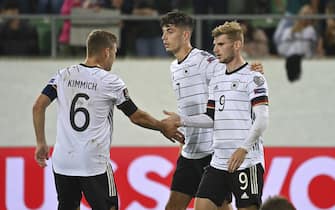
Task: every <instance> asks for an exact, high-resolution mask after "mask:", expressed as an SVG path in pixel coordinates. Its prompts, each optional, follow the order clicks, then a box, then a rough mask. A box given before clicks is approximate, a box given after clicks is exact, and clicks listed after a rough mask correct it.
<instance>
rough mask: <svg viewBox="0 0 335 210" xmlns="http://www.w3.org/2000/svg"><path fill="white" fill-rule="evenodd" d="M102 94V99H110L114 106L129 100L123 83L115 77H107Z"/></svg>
mask: <svg viewBox="0 0 335 210" xmlns="http://www.w3.org/2000/svg"><path fill="white" fill-rule="evenodd" d="M102 94H103V96H104V97H106V98H109V99H112V100H113V102H114V103H115V105H120V104H122V103H123V102H125V101H127V100H130V97H129V93H128V89H127V87H126V85H125V83H124V82H123V81H122V79H120V78H119V77H117V76H116V75H112V74H110V75H108V77H107V78H105V79H104V83H103V88H102Z"/></svg>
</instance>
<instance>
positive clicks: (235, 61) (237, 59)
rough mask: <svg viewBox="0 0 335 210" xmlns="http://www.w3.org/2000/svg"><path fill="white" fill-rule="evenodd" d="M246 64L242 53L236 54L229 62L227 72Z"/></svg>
mask: <svg viewBox="0 0 335 210" xmlns="http://www.w3.org/2000/svg"><path fill="white" fill-rule="evenodd" d="M244 64H245V60H244V59H243V57H242V56H241V55H239V56H236V57H235V58H234V59H233V60H232V61H231V62H229V63H227V64H226V65H227V72H228V73H231V72H234V71H236V69H239V68H240V67H241V66H242V65H244Z"/></svg>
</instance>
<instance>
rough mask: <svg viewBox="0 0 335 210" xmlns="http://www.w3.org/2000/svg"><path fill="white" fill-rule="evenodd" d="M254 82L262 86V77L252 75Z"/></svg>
mask: <svg viewBox="0 0 335 210" xmlns="http://www.w3.org/2000/svg"><path fill="white" fill-rule="evenodd" d="M253 80H254V83H255V84H256V85H257V86H262V85H263V84H264V82H265V81H264V78H263V77H262V76H254V79H253Z"/></svg>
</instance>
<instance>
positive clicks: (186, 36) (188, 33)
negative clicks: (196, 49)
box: [183, 30, 191, 41]
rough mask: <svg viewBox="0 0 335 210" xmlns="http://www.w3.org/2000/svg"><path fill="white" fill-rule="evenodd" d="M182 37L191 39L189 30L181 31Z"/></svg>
mask: <svg viewBox="0 0 335 210" xmlns="http://www.w3.org/2000/svg"><path fill="white" fill-rule="evenodd" d="M183 37H184V40H185V41H186V40H189V39H191V32H190V31H189V30H185V31H184V32H183Z"/></svg>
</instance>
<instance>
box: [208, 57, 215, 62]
mask: <svg viewBox="0 0 335 210" xmlns="http://www.w3.org/2000/svg"><path fill="white" fill-rule="evenodd" d="M214 60H215V58H214V57H212V56H211V57H209V58H207V61H208V63H211V62H212V61H214Z"/></svg>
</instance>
